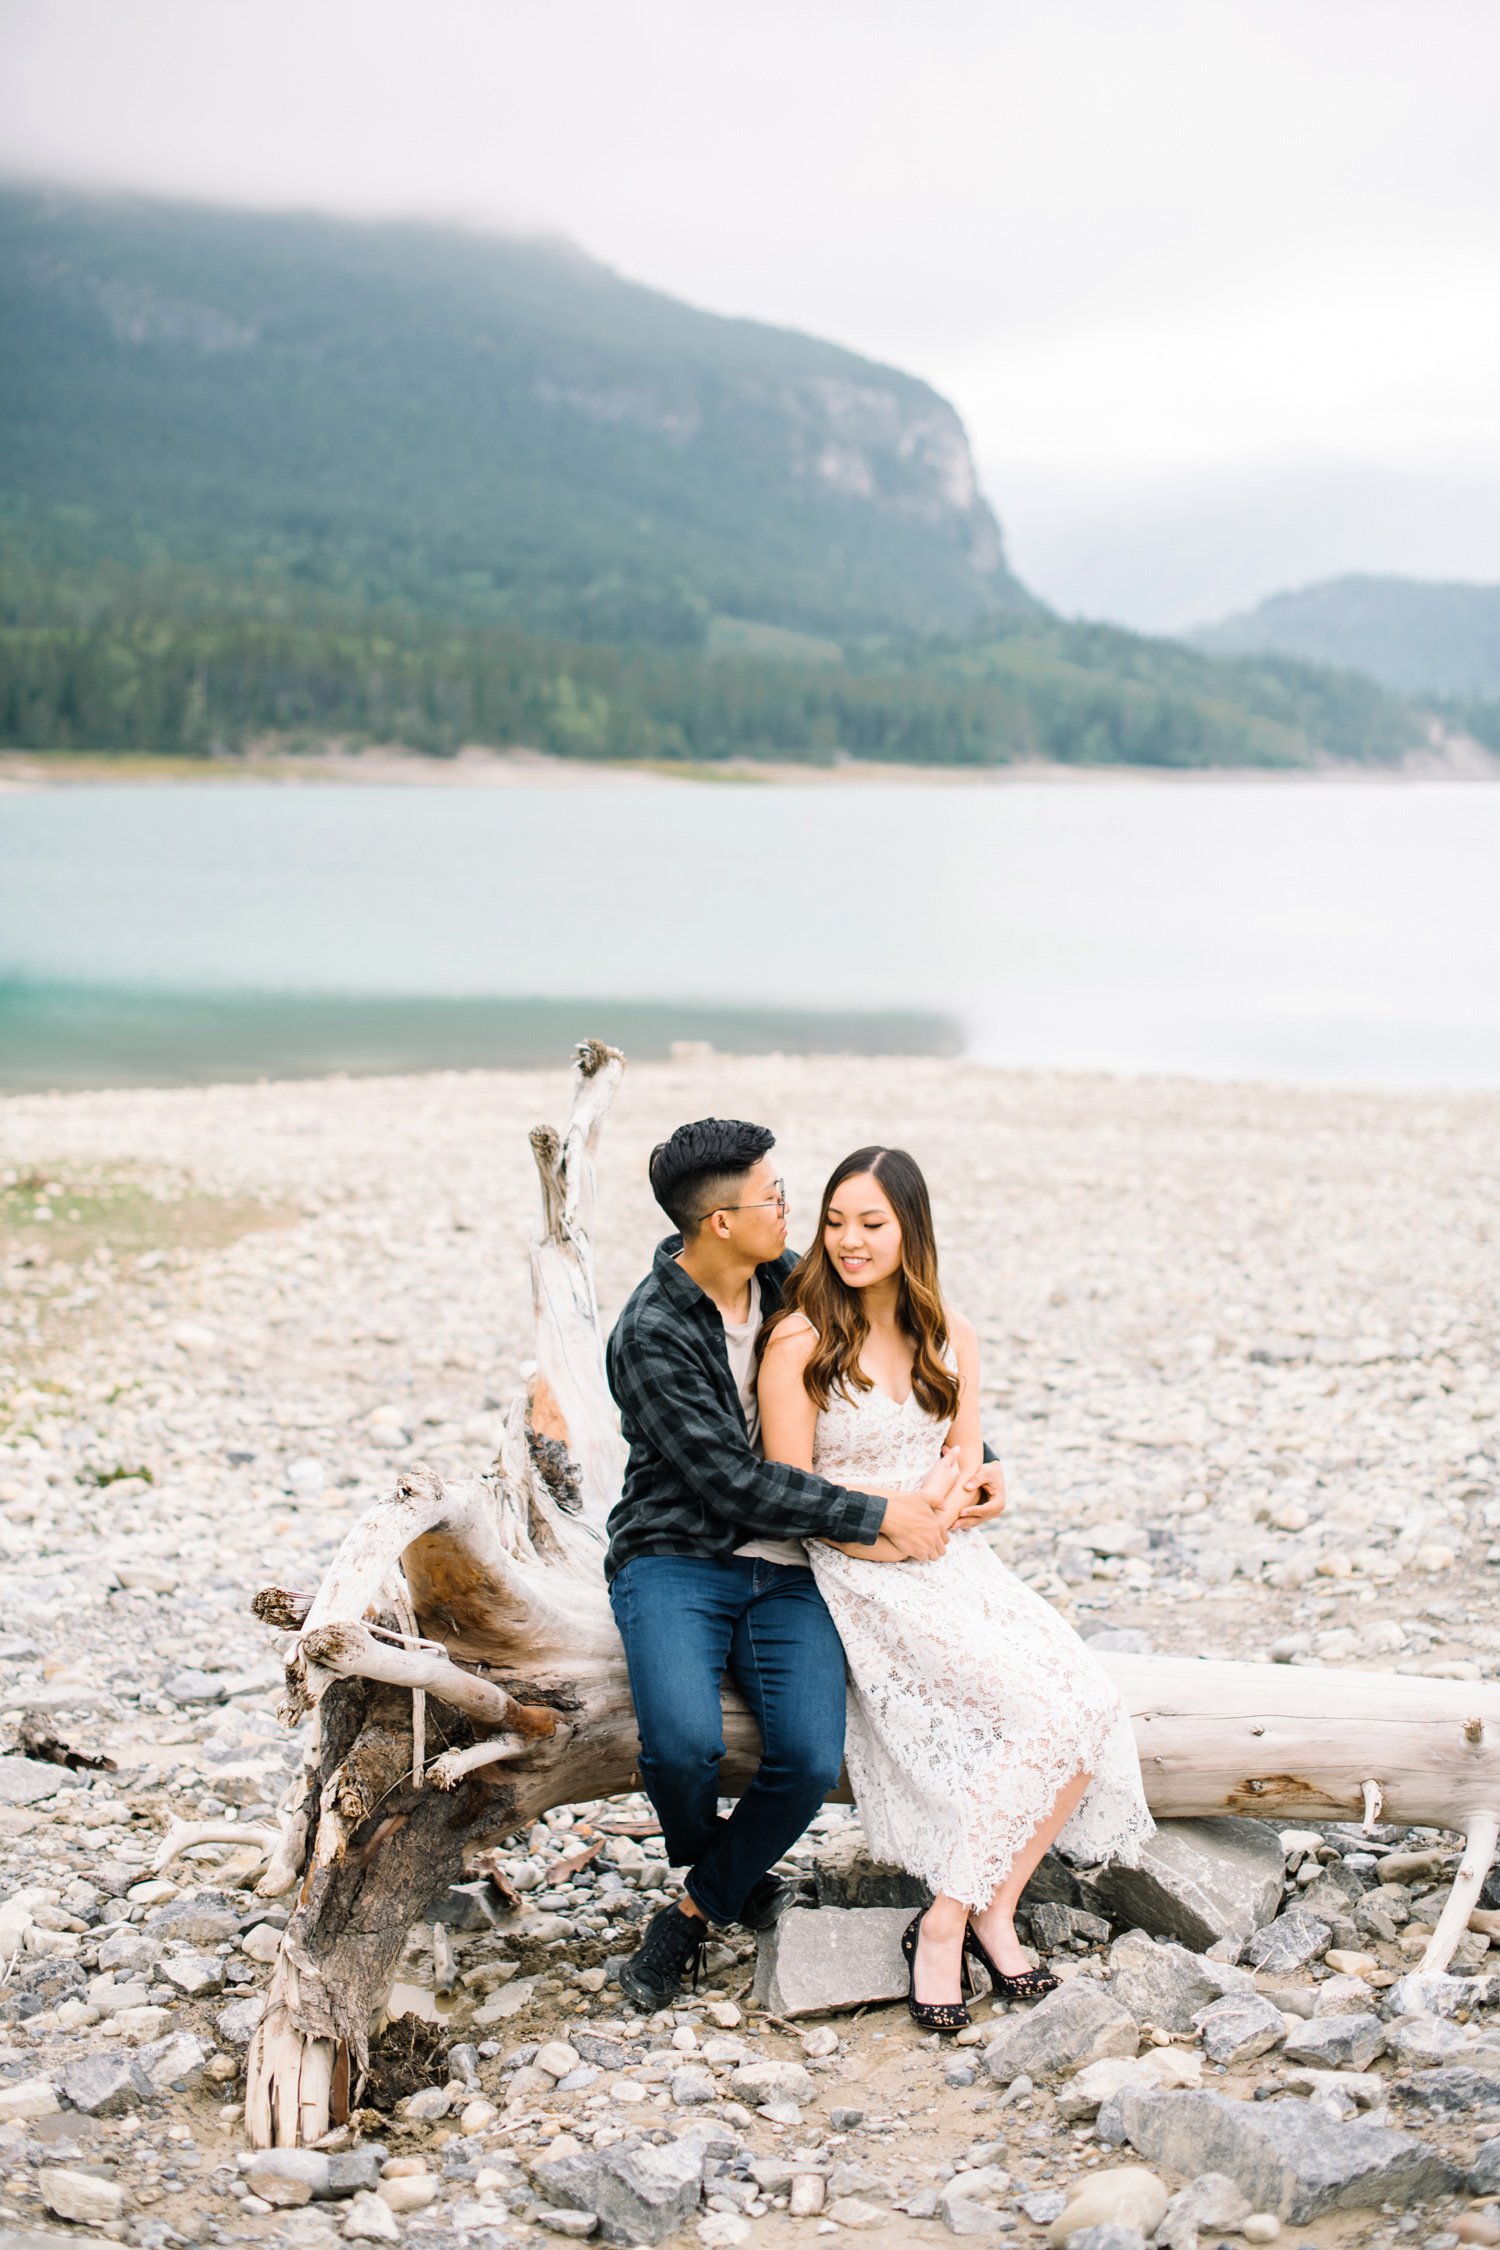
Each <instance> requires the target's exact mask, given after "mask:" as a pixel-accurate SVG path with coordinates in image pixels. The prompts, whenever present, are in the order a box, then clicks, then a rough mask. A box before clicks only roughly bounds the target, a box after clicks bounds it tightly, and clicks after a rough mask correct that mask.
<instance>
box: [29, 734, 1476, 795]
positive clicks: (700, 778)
mask: <svg viewBox="0 0 1500 2250" xmlns="http://www.w3.org/2000/svg"><path fill="white" fill-rule="evenodd" d="M1100 781H1118V782H1121V783H1151V782H1167V783H1171V784H1174V785H1175V784H1181V783H1192V784H1198V785H1201V786H1216V785H1220V784H1223V783H1225V782H1236V781H1239V782H1253V783H1256V784H1260V785H1266V784H1270V783H1275V782H1293V783H1297V784H1300V785H1306V784H1308V783H1310V782H1333V783H1337V784H1339V785H1340V786H1344V787H1361V786H1367V785H1369V784H1371V783H1377V782H1378V783H1390V782H1399V783H1408V784H1409V783H1413V782H1430V781H1442V782H1460V783H1462V782H1467V783H1481V784H1483V783H1496V782H1500V757H1492V756H1490V755H1489V754H1488V753H1487V752H1485V751H1483V750H1481V749H1479V747H1478V745H1473V746H1471V747H1469V748H1467V749H1464V750H1462V751H1460V750H1458V749H1457V748H1455V749H1453V750H1451V751H1421V752H1417V753H1415V754H1414V755H1413V756H1411V757H1409V758H1406V759H1404V760H1403V761H1402V763H1401V764H1400V765H1398V766H1365V765H1352V764H1347V763H1336V762H1334V761H1327V762H1322V763H1319V764H1316V765H1307V766H1136V765H1069V764H1064V763H1062V762H1060V761H1055V760H1047V759H1041V758H1025V759H1016V760H1015V761H1014V762H1013V763H1010V764H1005V765H992V766H969V765H963V766H954V765H930V766H929V765H899V764H895V763H890V764H887V763H884V762H881V761H876V760H870V759H855V758H849V759H841V760H839V761H838V762H837V763H836V764H830V765H817V766H814V765H805V764H801V763H797V762H794V761H790V760H785V761H783V760H775V759H764V760H759V759H749V758H726V759H724V760H723V761H722V762H714V763H709V762H707V761H699V762H684V764H682V765H681V766H680V767H677V766H673V765H669V764H666V763H663V762H661V761H654V760H643V761H632V760H625V759H621V760H618V761H617V760H606V759H588V760H585V759H574V758H559V757H554V756H552V755H551V754H550V753H547V752H543V751H536V750H490V749H483V748H480V747H477V746H471V747H469V748H466V749H462V750H460V751H458V752H457V753H456V754H455V755H454V756H452V757H428V756H426V755H425V754H423V753H422V752H420V751H415V750H405V749H402V748H400V747H398V746H391V747H388V748H383V747H376V748H372V749H368V750H336V749H330V750H321V751H313V752H307V753H297V752H290V751H274V750H270V751H250V752H247V753H245V754H244V755H243V756H241V755H235V756H224V757H176V756H171V755H167V754H164V753H155V752H146V751H132V750H121V751H113V750H45V751H28V750H0V796H6V795H19V794H28V795H29V794H34V793H39V792H42V791H45V790H49V789H74V788H97V787H101V786H104V787H115V788H119V787H121V786H127V787H162V786H166V787H180V786H182V785H183V784H185V783H188V782H225V783H231V782H232V783H240V784H244V783H247V782H259V783H262V784H267V783H269V784H274V785H277V786H281V787H288V788H309V787H311V788H328V787H332V788H345V787H353V788H371V787H376V788H419V789H434V788H435V789H455V788H456V789H579V788H606V789H653V788H667V789H677V788H682V787H684V786H693V785H695V784H696V785H704V786H709V787H713V786H718V787H740V788H763V787H768V786H778V785H779V786H786V787H797V788H814V787H820V786H821V787H824V788H828V787H837V788H868V787H871V786H877V785H880V784H884V785H886V786H887V787H899V788H910V787H912V786H915V785H920V784H926V785H928V786H934V785H936V786H942V787H947V788H962V787H968V788H1004V787H1007V786H1012V785H1014V784H1015V783H1018V782H1029V783H1038V782H1041V783H1052V784H1057V785H1059V786H1065V787H1078V786H1081V785H1085V784H1088V783H1093V782H1100Z"/></svg>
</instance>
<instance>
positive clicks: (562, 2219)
mask: <svg viewBox="0 0 1500 2250" xmlns="http://www.w3.org/2000/svg"><path fill="white" fill-rule="evenodd" d="M528 2217H530V2218H533V2219H535V2221H536V2223H537V2225H538V2226H539V2227H545V2228H546V2229H547V2232H548V2233H549V2234H570V2235H573V2236H575V2237H576V2238H577V2239H579V2240H580V2241H582V2240H584V2239H586V2237H587V2236H589V2235H591V2234H597V2233H598V2232H599V2221H598V2220H597V2219H596V2218H595V2216H594V2214H593V2212H592V2211H548V2210H544V2209H542V2208H540V2207H537V2208H534V2209H533V2210H532V2211H530V2212H529V2213H528ZM739 2223H740V2225H741V2226H742V2227H744V2228H745V2233H746V2234H748V2233H749V2232H750V2229H749V2227H748V2226H746V2225H745V2221H744V2220H743V2219H741V2220H740V2222H739ZM716 2239H717V2240H719V2241H725V2240H728V2241H735V2240H737V2239H740V2238H739V2237H736V2236H733V2235H730V2236H727V2237H726V2236H719V2237H717V2238H716Z"/></svg>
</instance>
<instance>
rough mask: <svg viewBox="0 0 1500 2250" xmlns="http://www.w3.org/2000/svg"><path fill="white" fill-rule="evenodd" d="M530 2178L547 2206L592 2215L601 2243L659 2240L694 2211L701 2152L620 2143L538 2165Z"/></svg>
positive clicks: (685, 2146)
mask: <svg viewBox="0 0 1500 2250" xmlns="http://www.w3.org/2000/svg"><path fill="white" fill-rule="evenodd" d="M532 2178H533V2180H534V2181H535V2183H536V2185H537V2187H538V2188H539V2189H540V2191H541V2193H542V2194H543V2195H545V2196H546V2197H547V2199H548V2201H549V2202H551V2203H554V2204H560V2205H561V2206H562V2207H563V2208H564V2209H565V2210H568V2211H592V2212H593V2214H594V2216H595V2217H596V2218H597V2219H598V2221H599V2232H600V2233H601V2234H602V2235H603V2236H604V2239H605V2240H606V2242H633V2243H643V2242H645V2243H654V2242H664V2241H665V2240H666V2238H667V2236H668V2235H669V2234H676V2233H677V2231H678V2229H679V2228H680V2227H684V2226H686V2225H687V2222H688V2220H689V2219H690V2218H691V2217H692V2215H693V2213H694V2212H695V2211H696V2210H697V2208H698V2194H699V2190H700V2189H701V2187H702V2185H703V2151H702V2149H701V2147H699V2146H698V2145H696V2144H695V2143H693V2142H691V2141H668V2142H667V2143H666V2144H665V2146H664V2147H661V2148H657V2147H655V2146H653V2144H652V2143H651V2142H650V2141H621V2142H619V2143H618V2144H617V2145H616V2146H615V2147H614V2148H605V2149H585V2150H580V2152H579V2154H578V2155H577V2156H562V2157H558V2158H557V2159H556V2161H555V2162H554V2163H551V2164H538V2165H537V2166H536V2167H535V2168H534V2170H533V2172H532Z"/></svg>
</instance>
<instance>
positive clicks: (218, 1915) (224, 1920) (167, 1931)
mask: <svg viewBox="0 0 1500 2250" xmlns="http://www.w3.org/2000/svg"><path fill="white" fill-rule="evenodd" d="M146 1929H147V1931H148V1933H149V1934H150V1935H151V1936H152V1937H155V1938H160V1939H171V1938H176V1939H179V1940H180V1941H181V1942H182V1943H183V1944H184V1945H222V1944H223V1943H224V1941H225V1940H226V1939H227V1938H236V1937H238V1936H239V1934H240V1916H239V1909H238V1908H237V1907H236V1906H234V1905H232V1904H231V1902H230V1900H229V1899H227V1898H226V1897H225V1895H224V1893H223V1892H222V1891H184V1892H182V1893H181V1895H180V1896H179V1897H177V1898H174V1899H171V1900H169V1901H168V1903H167V1904H166V1905H165V1906H159V1907H157V1908H156V1910H155V1912H154V1913H152V1914H148V1915H147V1917H146Z"/></svg>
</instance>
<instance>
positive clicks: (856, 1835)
mask: <svg viewBox="0 0 1500 2250" xmlns="http://www.w3.org/2000/svg"><path fill="white" fill-rule="evenodd" d="M813 1884H814V1890H815V1895H816V1897H817V1901H818V1904H819V1906H841V1907H850V1908H852V1907H872V1906H886V1907H897V1906H904V1907H905V1909H906V1919H907V1921H910V1919H911V1916H912V1912H913V1910H914V1909H915V1908H916V1907H919V1906H927V1905H929V1904H930V1903H931V1899H932V1893H931V1891H929V1890H928V1888H927V1885H926V1884H925V1883H924V1882H923V1881H922V1880H921V1878H920V1877H919V1876H916V1875H908V1874H907V1872H906V1870H905V1868H903V1867H887V1866H885V1865H884V1863H883V1862H882V1861H880V1860H878V1859H872V1858H871V1857H870V1851H869V1846H868V1845H867V1844H866V1842H865V1839H864V1836H863V1834H862V1832H861V1831H860V1830H859V1829H858V1828H848V1829H845V1830H844V1832H843V1834H842V1835H839V1836H835V1837H833V1838H832V1839H831V1841H830V1842H828V1843H826V1844H822V1845H820V1846H819V1848H818V1853H817V1856H816V1858H815V1859H814V1861H813ZM903 1926H904V1925H903Z"/></svg>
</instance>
